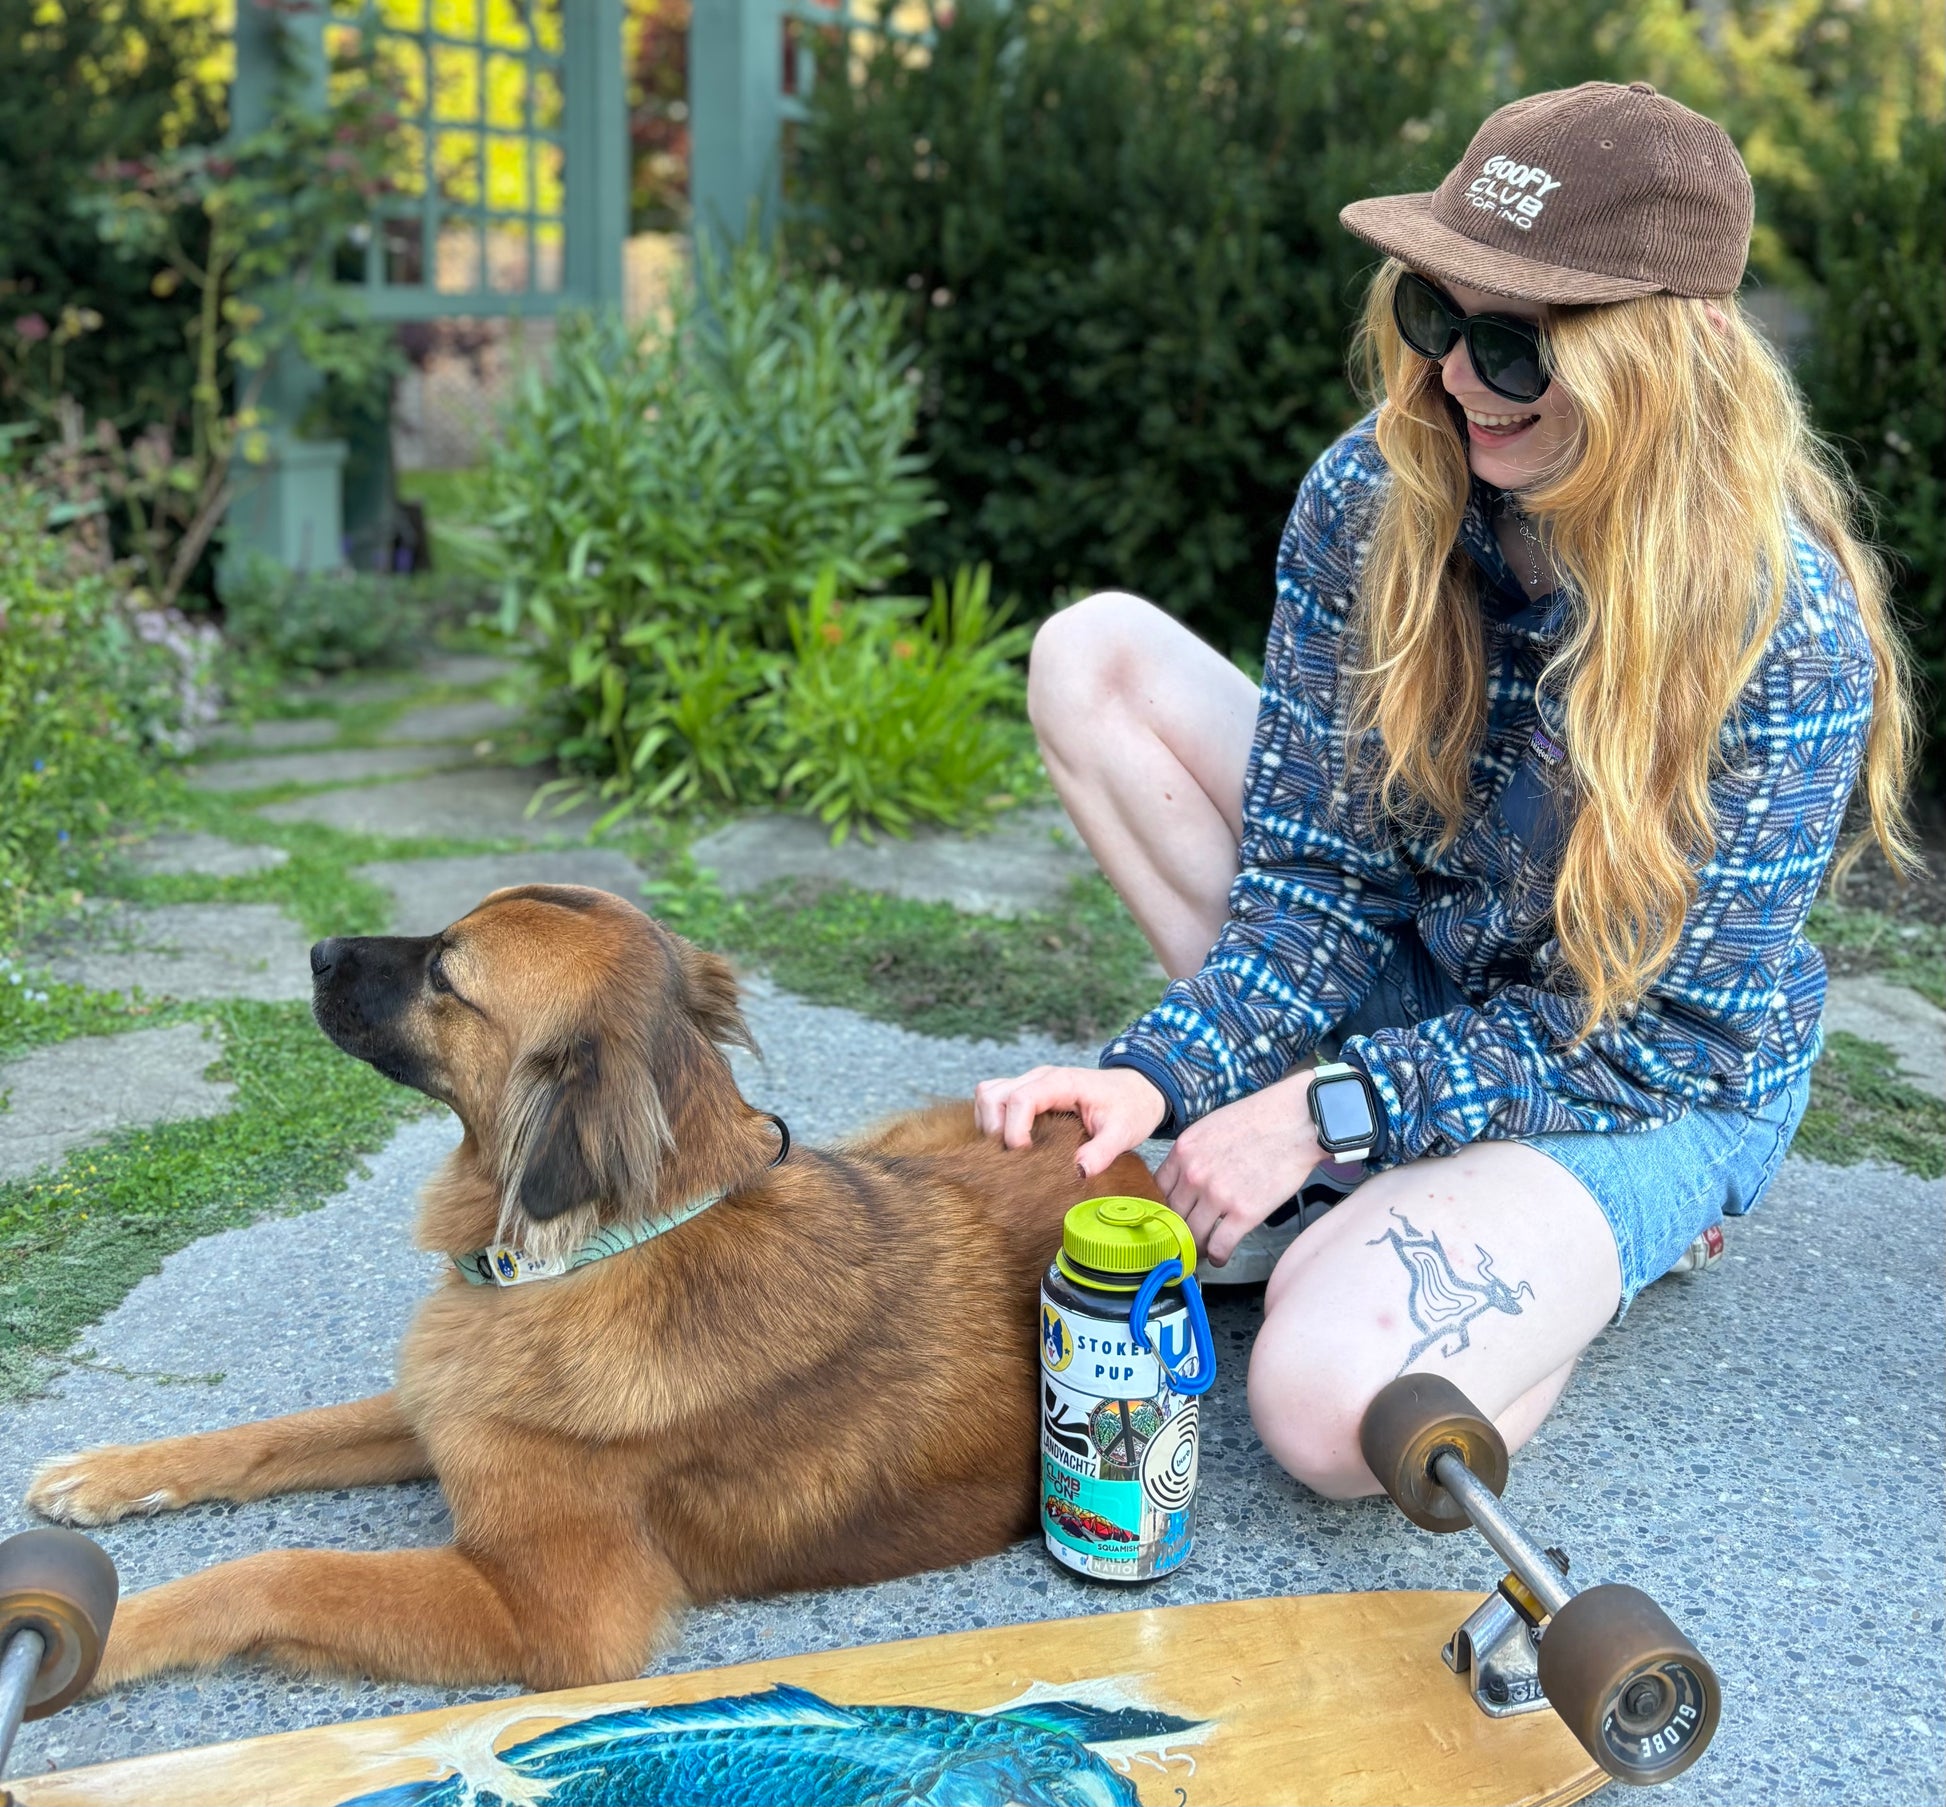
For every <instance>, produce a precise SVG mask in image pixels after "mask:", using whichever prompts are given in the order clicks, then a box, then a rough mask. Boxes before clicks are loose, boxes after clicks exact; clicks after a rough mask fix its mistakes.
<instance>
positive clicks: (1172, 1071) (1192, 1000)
mask: <svg viewBox="0 0 1946 1807" xmlns="http://www.w3.org/2000/svg"><path fill="white" fill-rule="evenodd" d="M1383 476H1384V464H1383V462H1382V461H1381V459H1380V457H1379V454H1378V449H1377V447H1376V445H1375V444H1373V443H1372V440H1371V436H1370V433H1369V430H1368V429H1365V428H1354V429H1353V430H1352V432H1351V433H1349V434H1347V435H1346V436H1345V438H1344V439H1342V440H1340V441H1339V442H1338V444H1337V445H1336V446H1334V447H1333V448H1332V449H1331V451H1329V452H1327V453H1326V454H1325V456H1324V457H1323V458H1321V459H1320V460H1319V461H1318V463H1317V464H1316V465H1315V466H1314V467H1313V468H1312V470H1311V471H1310V473H1309V475H1307V476H1306V477H1305V479H1304V482H1303V484H1302V486H1301V487H1300V488H1299V490H1298V495H1297V502H1296V505H1295V507H1294V508H1293V509H1292V510H1291V516H1290V521H1289V523H1288V525H1287V526H1286V527H1285V529H1284V537H1283V542H1282V545H1281V547H1280V550H1279V553H1278V568H1277V605H1276V611H1275V614H1274V615H1273V617H1272V621H1271V631H1270V639H1269V642H1268V644H1267V646H1266V648H1265V655H1264V683H1263V694H1262V697H1261V700H1260V702H1259V705H1258V712H1257V727H1256V739H1255V743H1254V745H1253V747H1252V749H1251V755H1250V763H1249V767H1248V769H1247V772H1246V774H1245V778H1244V810H1243V815H1244V833H1243V842H1242V845H1241V847H1240V848H1239V850H1238V854H1239V860H1240V865H1241V870H1240V871H1239V872H1238V874H1237V878H1236V882H1235V884H1234V885H1233V886H1232V887H1231V890H1230V916H1229V920H1228V922H1227V923H1225V925H1224V927H1223V931H1222V933H1221V934H1220V935H1219V936H1218V938H1217V942H1216V945H1215V947H1214V948H1212V949H1211V950H1210V955H1209V958H1208V959H1207V960H1206V961H1205V962H1204V964H1203V967H1202V970H1201V971H1200V972H1197V973H1196V974H1194V975H1193V976H1192V977H1190V978H1187V979H1181V980H1178V981H1177V982H1176V983H1175V984H1173V985H1171V986H1170V987H1169V989H1168V990H1167V991H1166V992H1165V993H1164V994H1163V997H1162V1001H1161V1003H1160V1004H1158V1005H1157V1006H1156V1008H1155V1009H1153V1010H1151V1011H1150V1012H1149V1013H1148V1014H1147V1015H1146V1016H1144V1017H1142V1018H1141V1019H1140V1020H1139V1021H1138V1022H1136V1023H1135V1024H1133V1025H1132V1026H1131V1027H1130V1028H1129V1029H1128V1030H1126V1031H1125V1032H1124V1033H1123V1034H1121V1035H1118V1036H1117V1037H1116V1038H1115V1039H1114V1040H1113V1041H1112V1042H1110V1043H1109V1044H1108V1046H1107V1047H1106V1048H1105V1049H1104V1050H1103V1051H1102V1055H1101V1064H1102V1065H1103V1066H1105V1067H1133V1068H1135V1069H1136V1070H1137V1071H1139V1072H1141V1073H1142V1074H1144V1075H1145V1076H1146V1077H1147V1078H1148V1079H1149V1080H1150V1081H1151V1082H1152V1083H1153V1084H1154V1085H1155V1086H1156V1088H1157V1089H1158V1090H1159V1091H1160V1092H1161V1093H1162V1095H1163V1097H1164V1098H1165V1099H1166V1100H1167V1101H1168V1106H1169V1110H1168V1115H1167V1117H1166V1118H1165V1119H1164V1121H1163V1125H1162V1133H1164V1134H1176V1133H1178V1132H1180V1131H1181V1130H1183V1129H1185V1128H1187V1127H1188V1125H1189V1124H1191V1123H1193V1122H1195V1121H1196V1120H1197V1119H1198V1118H1200V1117H1204V1116H1207V1115H1208V1114H1209V1112H1211V1111H1213V1110H1215V1109H1216V1108H1217V1107H1218V1106H1219V1105H1224V1104H1229V1103H1231V1102H1233V1101H1234V1100H1236V1099H1238V1098H1241V1097H1243V1096H1245V1095H1246V1094H1247V1093H1250V1092H1254V1091H1257V1090H1259V1089H1260V1088H1261V1087H1263V1086H1266V1085H1268V1084H1270V1083H1271V1082H1272V1081H1273V1080H1276V1079H1280V1078H1282V1077H1283V1075H1284V1074H1285V1073H1287V1072H1288V1071H1289V1070H1290V1069H1291V1068H1292V1067H1293V1066H1294V1065H1295V1064H1296V1063H1297V1062H1298V1060H1299V1059H1300V1058H1302V1056H1304V1055H1305V1054H1307V1053H1308V1052H1309V1051H1310V1050H1311V1049H1312V1048H1313V1047H1314V1046H1315V1045H1316V1043H1317V1041H1318V1039H1319V1037H1320V1036H1322V1035H1324V1034H1325V1033H1327V1032H1328V1031H1329V1030H1331V1029H1333V1028H1335V1027H1336V1026H1337V1025H1338V1024H1339V1023H1340V1022H1342V1021H1343V1020H1344V1019H1345V1017H1346V1016H1348V1015H1349V1014H1350V1013H1351V1012H1352V1011H1353V1010H1354V1009H1356V1008H1357V1006H1358V1004H1359V1003H1360V1002H1361V1001H1362V1000H1363V998H1364V996H1365V994H1366V993H1367V992H1368V991H1369V990H1370V989H1371V986H1372V982H1373V980H1374V978H1375V977H1376V976H1377V974H1378V972H1379V970H1380V968H1381V967H1382V966H1383V965H1384V964H1385V961H1386V959H1387V958H1388V957H1389V956H1390V954H1391V952H1392V947H1393V936H1392V934H1391V932H1390V931H1391V928H1392V927H1393V926H1394V925H1396V924H1397V923H1399V922H1401V921H1403V920H1405V919H1406V918H1407V917H1408V916H1410V914H1411V912H1412V907H1413V904H1414V902H1415V901H1416V896H1417V891H1416V886H1415V884H1414V881H1413V880H1412V877H1411V875H1410V874H1409V873H1408V872H1407V870H1406V868H1405V866H1404V864H1403V862H1402V861H1401V860H1400V859H1399V857H1398V856H1397V855H1396V853H1395V852H1394V851H1393V849H1392V846H1391V842H1390V837H1389V830H1386V829H1384V828H1383V827H1382V826H1379V825H1376V824H1375V823H1374V822H1372V821H1369V820H1366V819H1365V818H1366V817H1367V816H1368V815H1369V814H1370V813H1371V812H1369V811H1360V812H1359V818H1358V820H1357V821H1354V819H1353V811H1352V808H1351V804H1350V799H1349V796H1348V794H1347V786H1346V784H1345V781H1344V780H1345V774H1344V770H1343V757H1342V745H1343V742H1342V736H1341V735H1340V734H1339V733H1337V732H1335V731H1334V730H1335V729H1336V728H1337V727H1338V726H1339V725H1341V722H1340V718H1341V711H1342V701H1343V699H1342V696H1341V687H1340V683H1339V671H1338V666H1339V653H1340V635H1341V632H1342V630H1343V627H1344V621H1345V614H1346V611H1347V609H1348V607H1349V605H1350V600H1351V589H1352V586H1353V584H1354V582H1355V581H1356V577H1355V569H1356V554H1357V551H1358V550H1359V548H1358V545H1357V536H1358V534H1359V533H1360V532H1361V531H1362V527H1361V525H1360V523H1361V522H1362V521H1363V520H1364V519H1366V518H1367V516H1368V505H1369V502H1370V499H1371V495H1372V492H1373V490H1374V489H1375V487H1376V485H1377V484H1378V483H1379V482H1380V481H1381V480H1382V479H1383Z"/></svg>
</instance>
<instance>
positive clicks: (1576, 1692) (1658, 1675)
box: [1540, 1583, 1723, 1783]
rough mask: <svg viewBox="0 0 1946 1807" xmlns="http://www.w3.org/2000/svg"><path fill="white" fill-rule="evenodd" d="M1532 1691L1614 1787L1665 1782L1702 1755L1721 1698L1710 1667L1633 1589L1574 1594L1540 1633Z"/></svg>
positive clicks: (1713, 1728) (1661, 1613) (1609, 1588)
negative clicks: (1539, 1694)
mask: <svg viewBox="0 0 1946 1807" xmlns="http://www.w3.org/2000/svg"><path fill="white" fill-rule="evenodd" d="M1540 1682H1541V1691H1542V1692H1543V1693H1544V1694H1545V1695H1546V1696H1547V1698H1548V1704H1549V1705H1551V1706H1552V1707H1553V1708H1554V1710H1555V1712H1557V1713H1558V1714H1560V1716H1561V1718H1562V1719H1563V1720H1564V1721H1565V1722H1566V1724H1567V1728H1568V1730H1569V1731H1571V1732H1572V1733H1573V1734H1574V1735H1575V1737H1576V1738H1578V1739H1579V1740H1580V1741H1581V1746H1582V1748H1583V1749H1584V1750H1585V1751H1587V1753H1588V1755H1589V1756H1591V1757H1593V1758H1594V1760H1595V1761H1596V1762H1597V1763H1599V1764H1600V1765H1601V1766H1602V1768H1603V1769H1605V1770H1606V1771H1607V1772H1608V1773H1609V1774H1610V1775H1611V1776H1613V1777H1614V1778H1615V1779H1616V1780H1617V1781H1618V1782H1638V1783H1641V1782H1666V1781H1668V1780H1669V1778H1670V1777H1671V1776H1674V1775H1678V1774H1680V1773H1681V1772H1682V1771H1683V1770H1685V1769H1687V1768H1688V1767H1689V1766H1690V1764H1692V1763H1694V1762H1695V1761H1696V1759H1697V1758H1698V1757H1700V1756H1701V1755H1702V1754H1703V1751H1704V1749H1705V1748H1706V1747H1707V1746H1708V1744H1709V1741H1710V1739H1711V1738H1712V1737H1713V1736H1714V1735H1715V1733H1716V1722H1717V1719H1718V1717H1719V1716H1720V1714H1721V1713H1722V1710H1723V1692H1722V1689H1721V1688H1720V1686H1719V1685H1718V1683H1717V1680H1716V1671H1715V1670H1714V1669H1712V1668H1711V1667H1710V1666H1709V1664H1708V1662H1707V1661H1705V1660H1704V1658H1703V1656H1702V1654H1701V1653H1700V1652H1699V1651H1698V1650H1697V1648H1696V1646H1695V1645H1694V1644H1692V1643H1691V1642H1690V1641H1689V1640H1688V1639H1687V1638H1686V1637H1684V1636H1683V1634H1682V1633H1681V1632H1680V1631H1678V1630H1677V1629H1676V1626H1675V1624H1674V1622H1673V1621H1672V1620H1671V1619H1670V1617H1669V1615H1668V1614H1667V1613H1665V1612H1664V1611H1663V1610H1662V1608H1661V1607H1659V1606H1658V1605H1656V1603H1655V1602H1654V1601H1653V1600H1651V1599H1650V1598H1649V1596H1648V1595H1647V1594H1645V1593H1643V1592H1642V1590H1641V1589H1640V1588H1638V1587H1627V1586H1623V1585H1621V1584H1619V1583H1610V1584H1608V1585H1605V1586H1602V1587H1591V1588H1589V1589H1587V1590H1586V1591H1585V1592H1583V1593H1579V1594H1576V1595H1575V1596H1574V1598H1573V1599H1572V1600H1570V1601H1569V1602H1568V1603H1567V1604H1566V1605H1565V1606H1563V1607H1562V1608H1561V1610H1560V1611H1559V1612H1557V1613H1556V1614H1555V1615H1554V1616H1553V1618H1551V1619H1549V1620H1548V1622H1547V1627H1546V1629H1545V1630H1544V1631H1543V1632H1542V1633H1541V1647H1540Z"/></svg>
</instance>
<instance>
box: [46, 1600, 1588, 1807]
mask: <svg viewBox="0 0 1946 1807" xmlns="http://www.w3.org/2000/svg"><path fill="white" fill-rule="evenodd" d="M1478 1604H1479V1600H1478V1597H1477V1596H1475V1595H1469V1594H1458V1593H1381V1594H1313V1595H1301V1596H1298V1597H1295V1598H1289V1599H1277V1600H1243V1601H1233V1602H1223V1603H1218V1604H1215V1605H1208V1606H1169V1607H1155V1608H1150V1609H1148V1610H1145V1611H1138V1612H1120V1613H1107V1614H1102V1615H1100V1616H1097V1617H1093V1618H1083V1619H1062V1620H1056V1621H1053V1622H1050V1623H1044V1624H1037V1625H1009V1626H1003V1627H1000V1628H999V1629H997V1630H992V1631H962V1632H955V1633H952V1634H950V1635H947V1636H944V1637H933V1638H917V1639H912V1640H910V1641H907V1642H902V1643H894V1644H876V1645H869V1646H866V1647H863V1648H859V1649H851V1650H836V1651H829V1652H825V1653H822V1654H819V1655H813V1656H801V1657H789V1658H784V1659H781V1660H778V1661H774V1662H762V1663H746V1664H741V1665H739V1666H737V1667H735V1668H729V1669H704V1670H697V1671H695V1672H693V1673H691V1674H687V1675H667V1676H660V1677H657V1678H655V1679H653V1680H649V1681H631V1682H621V1683H617V1684H615V1685H612V1686H605V1687H598V1688H579V1689H575V1690H573V1691H571V1692H565V1693H559V1694H539V1695H529V1696H526V1697H525V1698H522V1699H518V1700H497V1701H486V1702H479V1703H474V1704H470V1705H467V1706H459V1707H449V1708H445V1709H442V1710H440V1711H436V1712H430V1713H411V1714H406V1715H404V1716H402V1717H399V1718H396V1719H370V1720H363V1721H358V1722H354V1723H351V1724H346V1725H333V1726H322V1727H319V1728H317V1729H315V1730H312V1731H307V1732H285V1733H281V1734H278V1735H276V1736H273V1737H267V1738H252V1739H248V1740H246V1741H244V1742H242V1743H238V1744H223V1745H215V1746H212V1747H210V1748H208V1749H205V1750H190V1751H173V1752H169V1753H166V1754H164V1755H160V1756H152V1757H138V1758H134V1759H131V1760H129V1761H127V1762H122V1763H109V1764H103V1765H100V1766H98V1767H96V1768H92V1769H79V1770H70V1771H66V1772H57V1773H55V1774H51V1775H44V1776H36V1777H23V1778H20V1779H18V1780H16V1781H14V1782H13V1783H11V1784H10V1786H11V1787H12V1788H13V1789H14V1791H15V1794H16V1796H17V1798H18V1799H19V1801H20V1802H21V1803H22V1807H80V1804H83V1803H85V1804H86V1807H119V1804H120V1803H124V1802H126V1803H130V1804H131V1807H175V1804H176V1803H181V1804H182V1807H340V1804H341V1803H346V1802H351V1801H355V1800H358V1799H360V1798H361V1797H370V1796H372V1795H375V1794H378V1793H379V1792H380V1791H386V1792H385V1802H386V1807H417V1804H419V1803H424V1807H448V1804H452V1807H460V1804H462V1803H467V1804H470V1803H472V1802H474V1801H478V1802H479V1803H480V1804H481V1807H488V1804H489V1803H491V1802H493V1801H495V1800H496V1799H498V1800H503V1801H516V1802H517V1801H521V1800H530V1801H531V1800H545V1801H546V1802H547V1803H548V1807H577V1804H579V1803H592V1802H598V1801H600V1802H613V1803H616V1804H617V1807H620V1804H623V1803H637V1802H654V1801H677V1800H680V1801H682V1802H683V1803H685V1807H689V1804H701V1803H706V1802H714V1801H723V1802H730V1801H734V1802H737V1803H740V1804H748V1807H755V1804H758V1803H769V1802H776V1803H780V1804H784V1803H805V1802H812V1801H820V1800H824V1801H853V1800H862V1799H867V1798H875V1799H886V1798H902V1797H900V1796H898V1795H897V1794H892V1795H886V1794H879V1793H871V1794H868V1793H867V1790H868V1788H870V1787H871V1785H872V1777H873V1776H874V1774H877V1775H878V1776H879V1777H880V1779H882V1780H889V1781H894V1782H896V1780H897V1779H898V1778H899V1777H900V1776H903V1775H914V1776H918V1775H923V1776H924V1777H925V1778H926V1782H925V1784H924V1785H925V1786H928V1787H932V1788H937V1789H939V1791H940V1792H939V1794H938V1795H935V1796H932V1797H930V1798H951V1799H953V1800H956V1801H970V1800H976V1799H978V1800H984V1799H987V1798H991V1799H992V1800H994V1801H995V1802H1009V1801H1073V1802H1096V1801H1099V1802H1103V1803H1119V1804H1120V1807H1130V1804H1132V1803H1134V1802H1136V1801H1138V1800H1139V1801H1140V1802H1141V1803H1142V1804H1143V1807H1216V1804H1217V1803H1222V1802H1234V1803H1239V1804H1240V1807H1270V1804H1273V1803H1279V1802H1301V1803H1307V1804H1308V1803H1320V1804H1323V1803H1359V1802H1374V1803H1398V1804H1399V1807H1411V1804H1413V1803H1420V1802H1425V1803H1442V1804H1445V1807H1463V1804H1468V1803H1480V1804H1482V1807H1486V1804H1488V1803H1494V1804H1498V1803H1513V1802H1533V1803H1543V1802H1546V1803H1552V1802H1568V1801H1578V1800H1580V1799H1582V1798H1583V1797H1584V1796H1586V1795H1588V1794H1591V1793H1593V1792H1594V1790H1595V1789H1597V1788H1599V1787H1600V1786H1601V1785H1602V1784H1603V1783H1604V1782H1605V1781H1606V1780H1607V1778H1606V1777H1605V1776H1604V1775H1603V1774H1602V1772H1601V1771H1600V1770H1599V1769H1598V1768H1597V1767H1596V1766H1595V1764H1594V1762H1593V1761H1592V1760H1591V1759H1590V1758H1589V1757H1588V1755H1587V1753H1586V1752H1584V1751H1583V1750H1582V1748H1581V1747H1580V1745H1578V1744H1577V1743H1576V1742H1575V1741H1574V1739H1573V1738H1572V1737H1570V1736H1569V1734H1568V1731H1567V1728H1566V1727H1565V1726H1563V1725H1562V1723H1561V1722H1560V1720H1558V1719H1557V1718H1556V1717H1555V1716H1554V1714H1553V1713H1552V1712H1538V1713H1529V1714H1524V1715H1522V1716H1520V1717H1518V1718H1514V1719H1497V1720H1496V1719H1489V1718H1487V1716H1486V1715H1485V1714H1484V1713H1482V1712H1481V1711H1480V1710H1479V1708H1478V1707H1476V1706H1475V1705H1474V1704H1473V1701H1472V1699H1471V1697H1470V1695H1469V1694H1468V1692H1467V1689H1466V1686H1465V1684H1464V1683H1463V1682H1462V1681H1461V1680H1460V1678H1459V1677H1457V1676H1455V1675H1453V1674H1451V1673H1450V1672H1449V1671H1448V1670H1447V1669H1446V1667H1445V1665H1444V1664H1443V1663H1442V1662H1441V1661H1440V1657H1439V1649H1440V1645H1441V1644H1442V1643H1443V1642H1444V1641H1445V1640H1446V1638H1447V1637H1449V1636H1450V1635H1451V1633H1452V1630H1453V1628H1454V1626H1456V1625H1457V1624H1458V1623H1459V1622H1460V1620H1461V1619H1463V1618H1464V1617H1465V1616H1466V1614H1467V1613H1468V1612H1470V1611H1471V1610H1472V1609H1473V1607H1475V1606H1476V1605H1478ZM689 1703H709V1704H708V1706H707V1707H705V1708H700V1709H699V1708H697V1707H695V1706H693V1705H690V1704H689ZM900 1707H903V1708H906V1709H917V1710H916V1711H913V1710H907V1711H904V1712H898V1711H896V1710H894V1709H897V1708H900ZM685 1708H687V1710H686V1711H685ZM996 1708H1005V1709H1008V1710H1007V1711H1006V1712H1004V1713H996V1712H995V1711H994V1709H996ZM628 1709H636V1711H634V1712H628V1711H626V1710H628ZM925 1709H934V1710H932V1711H926V1710H925ZM861 1765H863V1767H862V1768H861V1767H860V1766H861ZM956 1765H963V1766H964V1767H963V1768H962V1769H961V1771H960V1773H959V1774H957V1775H953V1774H952V1772H953V1770H954V1768H955V1766H956ZM875 1766H876V1767H875ZM901 1766H903V1767H901ZM947 1776H951V1779H952V1781H953V1783H954V1785H955V1786H954V1787H952V1788H948V1787H945V1786H943V1785H942V1778H945V1777H947ZM496 1783H498V1784H499V1786H496ZM402 1784H403V1785H413V1784H418V1785H420V1786H417V1787H412V1786H406V1787H402V1786H401V1785H402Z"/></svg>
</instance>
